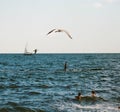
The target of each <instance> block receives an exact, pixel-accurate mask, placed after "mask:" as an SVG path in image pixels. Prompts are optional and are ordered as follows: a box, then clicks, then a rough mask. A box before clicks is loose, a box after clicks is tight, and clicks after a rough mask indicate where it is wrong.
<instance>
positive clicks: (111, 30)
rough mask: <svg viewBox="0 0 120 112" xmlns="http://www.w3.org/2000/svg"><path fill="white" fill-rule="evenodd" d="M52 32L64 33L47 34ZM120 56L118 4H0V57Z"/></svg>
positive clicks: (61, 0)
mask: <svg viewBox="0 0 120 112" xmlns="http://www.w3.org/2000/svg"><path fill="white" fill-rule="evenodd" d="M54 28H62V29H65V30H67V31H68V32H69V33H70V34H71V35H72V37H73V39H69V38H68V37H67V35H66V34H65V33H51V34H50V35H48V36H47V35H46V34H47V33H48V32H49V31H50V30H52V29H54ZM26 43H27V44H28V50H29V51H32V50H33V49H35V48H37V49H38V50H39V51H38V52H39V53H102V52H103V53H108V52H109V53H112V52H113V53H114V52H118V53H120V0H0V53H23V52H24V48H25V45H26Z"/></svg>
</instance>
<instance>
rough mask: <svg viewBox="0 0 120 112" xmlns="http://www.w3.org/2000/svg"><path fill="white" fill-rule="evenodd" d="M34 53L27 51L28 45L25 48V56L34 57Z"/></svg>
mask: <svg viewBox="0 0 120 112" xmlns="http://www.w3.org/2000/svg"><path fill="white" fill-rule="evenodd" d="M32 54H33V53H32V52H28V50H27V44H26V46H25V50H24V55H32Z"/></svg>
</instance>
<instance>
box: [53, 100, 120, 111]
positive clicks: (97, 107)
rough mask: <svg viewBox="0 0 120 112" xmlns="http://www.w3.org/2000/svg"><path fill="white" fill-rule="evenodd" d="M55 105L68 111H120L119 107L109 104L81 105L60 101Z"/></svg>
mask: <svg viewBox="0 0 120 112" xmlns="http://www.w3.org/2000/svg"><path fill="white" fill-rule="evenodd" d="M54 107H55V108H56V109H57V110H59V111H66V112H120V110H118V108H117V107H115V106H113V105H109V104H96V105H81V104H76V103H73V102H59V103H56V104H55V105H54Z"/></svg>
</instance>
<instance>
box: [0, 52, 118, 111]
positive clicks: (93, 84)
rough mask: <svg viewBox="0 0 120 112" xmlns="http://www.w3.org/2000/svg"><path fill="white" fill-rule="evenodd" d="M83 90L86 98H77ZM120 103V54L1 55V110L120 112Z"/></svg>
mask: <svg viewBox="0 0 120 112" xmlns="http://www.w3.org/2000/svg"><path fill="white" fill-rule="evenodd" d="M65 62H67V68H66V71H65V70H64V64H65ZM91 91H95V92H96V97H95V98H92V97H91ZM79 92H80V93H81V94H82V96H83V99H81V100H76V99H75V96H77V95H78V93H79ZM119 106H120V54H119V53H115V54H112V53H108V54H107V53H97V54H95V53H91V54H89V53H85V54H82V53H81V54H35V55H24V54H0V112H120V109H118V107H119Z"/></svg>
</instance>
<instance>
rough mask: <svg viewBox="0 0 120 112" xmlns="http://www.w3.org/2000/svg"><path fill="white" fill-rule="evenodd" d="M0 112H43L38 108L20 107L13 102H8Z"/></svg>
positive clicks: (0, 108)
mask: <svg viewBox="0 0 120 112" xmlns="http://www.w3.org/2000/svg"><path fill="white" fill-rule="evenodd" d="M0 112H45V111H44V110H42V109H39V108H29V107H26V106H21V105H19V104H18V103H15V102H8V103H7V104H6V105H4V106H3V107H0Z"/></svg>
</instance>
